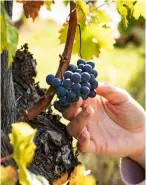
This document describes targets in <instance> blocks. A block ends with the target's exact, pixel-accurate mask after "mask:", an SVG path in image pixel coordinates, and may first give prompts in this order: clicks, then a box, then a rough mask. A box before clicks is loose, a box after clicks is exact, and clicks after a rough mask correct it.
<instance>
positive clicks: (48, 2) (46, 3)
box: [44, 0, 55, 10]
mask: <svg viewBox="0 0 146 185" xmlns="http://www.w3.org/2000/svg"><path fill="white" fill-rule="evenodd" d="M44 2H45V5H46V7H47V9H48V10H51V6H52V4H54V3H55V2H54V0H50V1H44Z"/></svg>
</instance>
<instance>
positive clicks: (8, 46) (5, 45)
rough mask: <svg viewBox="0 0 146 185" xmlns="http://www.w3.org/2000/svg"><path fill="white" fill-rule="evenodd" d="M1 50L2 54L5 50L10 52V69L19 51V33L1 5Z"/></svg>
mask: <svg viewBox="0 0 146 185" xmlns="http://www.w3.org/2000/svg"><path fill="white" fill-rule="evenodd" d="M0 22H1V48H0V53H2V52H3V50H8V67H9V66H10V65H11V63H12V61H13V56H14V55H15V51H16V49H17V43H18V31H17V29H16V28H15V27H14V26H13V25H12V24H11V22H10V18H9V16H8V15H7V13H6V11H5V8H4V5H3V4H2V3H1V15H0Z"/></svg>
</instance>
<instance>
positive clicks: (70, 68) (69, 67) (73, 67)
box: [68, 64, 77, 72]
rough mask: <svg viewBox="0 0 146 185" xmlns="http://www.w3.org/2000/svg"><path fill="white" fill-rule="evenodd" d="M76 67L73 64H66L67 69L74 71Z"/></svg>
mask: <svg viewBox="0 0 146 185" xmlns="http://www.w3.org/2000/svg"><path fill="white" fill-rule="evenodd" d="M76 69H77V67H76V66H75V65H74V64H70V65H69V66H68V71H72V72H75V71H76Z"/></svg>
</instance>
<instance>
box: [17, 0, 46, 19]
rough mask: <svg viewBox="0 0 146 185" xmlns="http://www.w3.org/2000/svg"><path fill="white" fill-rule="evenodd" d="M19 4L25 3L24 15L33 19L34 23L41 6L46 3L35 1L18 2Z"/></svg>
mask: <svg viewBox="0 0 146 185" xmlns="http://www.w3.org/2000/svg"><path fill="white" fill-rule="evenodd" d="M17 2H19V3H23V9H24V14H25V16H26V18H29V17H31V18H32V19H33V21H34V20H35V19H36V17H37V16H38V12H39V10H40V8H41V6H42V5H43V4H44V1H43V0H41V1H34V0H32V1H31V0H17Z"/></svg>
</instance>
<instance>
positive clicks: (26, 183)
mask: <svg viewBox="0 0 146 185" xmlns="http://www.w3.org/2000/svg"><path fill="white" fill-rule="evenodd" d="M19 179H20V183H21V185H49V182H48V181H47V180H46V179H45V178H44V177H43V176H41V175H35V174H33V173H32V172H30V171H29V170H27V169H26V168H24V167H21V168H20V169H19Z"/></svg>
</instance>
